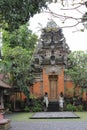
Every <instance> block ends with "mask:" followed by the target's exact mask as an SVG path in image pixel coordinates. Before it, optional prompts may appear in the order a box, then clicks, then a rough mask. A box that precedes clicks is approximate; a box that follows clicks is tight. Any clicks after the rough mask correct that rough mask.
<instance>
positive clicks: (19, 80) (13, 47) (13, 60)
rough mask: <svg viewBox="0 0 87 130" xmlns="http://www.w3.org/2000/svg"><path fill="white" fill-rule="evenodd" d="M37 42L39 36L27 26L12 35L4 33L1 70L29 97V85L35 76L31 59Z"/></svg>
mask: <svg viewBox="0 0 87 130" xmlns="http://www.w3.org/2000/svg"><path fill="white" fill-rule="evenodd" d="M36 42H37V36H36V35H35V34H32V31H31V30H29V29H28V28H27V26H26V25H24V26H21V27H20V28H19V29H18V31H16V30H15V31H14V32H12V33H10V32H7V31H4V32H3V57H2V61H1V70H2V71H3V72H4V74H5V75H6V76H7V75H10V76H9V81H10V83H11V85H12V86H14V87H17V88H19V89H20V90H21V91H23V92H24V93H25V95H26V96H27V97H28V96H29V85H30V84H31V81H32V80H33V78H34V76H33V75H31V73H30V71H31V66H30V63H31V58H32V54H33V51H34V48H35V45H36Z"/></svg>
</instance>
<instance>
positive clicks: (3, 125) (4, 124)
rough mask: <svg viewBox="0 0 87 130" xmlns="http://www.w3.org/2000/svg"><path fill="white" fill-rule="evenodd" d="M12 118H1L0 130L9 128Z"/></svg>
mask: <svg viewBox="0 0 87 130" xmlns="http://www.w3.org/2000/svg"><path fill="white" fill-rule="evenodd" d="M10 122H11V120H9V119H2V120H0V130H9V128H10V127H11V126H10Z"/></svg>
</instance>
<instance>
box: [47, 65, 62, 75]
mask: <svg viewBox="0 0 87 130" xmlns="http://www.w3.org/2000/svg"><path fill="white" fill-rule="evenodd" d="M61 70H62V66H48V67H46V73H47V74H50V73H55V74H58V75H59V74H60V73H61Z"/></svg>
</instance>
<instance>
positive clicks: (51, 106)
mask: <svg viewBox="0 0 87 130" xmlns="http://www.w3.org/2000/svg"><path fill="white" fill-rule="evenodd" d="M57 111H59V103H58V102H49V105H48V112H57Z"/></svg>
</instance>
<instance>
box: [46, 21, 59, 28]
mask: <svg viewBox="0 0 87 130" xmlns="http://www.w3.org/2000/svg"><path fill="white" fill-rule="evenodd" d="M47 28H58V25H57V24H56V22H55V21H54V20H53V19H51V20H50V21H49V22H47Z"/></svg>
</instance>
